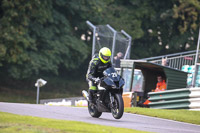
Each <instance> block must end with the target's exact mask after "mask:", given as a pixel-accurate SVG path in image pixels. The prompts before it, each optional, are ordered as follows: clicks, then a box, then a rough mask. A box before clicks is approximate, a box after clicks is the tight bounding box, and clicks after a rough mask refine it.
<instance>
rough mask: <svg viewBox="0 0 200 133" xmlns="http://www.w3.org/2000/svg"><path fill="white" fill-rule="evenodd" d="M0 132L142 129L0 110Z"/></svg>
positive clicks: (126, 132) (87, 132)
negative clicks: (24, 114) (32, 115)
mask: <svg viewBox="0 0 200 133" xmlns="http://www.w3.org/2000/svg"><path fill="white" fill-rule="evenodd" d="M0 132H1V133H16V132H20V133H55V132H57V133H60V132H61V133H102V132H103V133H133V132H134V133H142V132H143V131H137V130H131V129H126V128H116V127H110V126H101V125H95V124H88V123H84V122H75V121H65V120H54V119H47V118H39V117H31V116H21V115H14V114H10V113H3V112H0Z"/></svg>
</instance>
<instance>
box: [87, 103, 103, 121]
mask: <svg viewBox="0 0 200 133" xmlns="http://www.w3.org/2000/svg"><path fill="white" fill-rule="evenodd" d="M88 111H89V114H90V115H91V116H92V117H95V118H99V117H100V116H101V115H102V112H99V111H98V110H97V108H96V107H95V105H94V104H91V103H89V102H88Z"/></svg>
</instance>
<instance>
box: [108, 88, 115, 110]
mask: <svg viewBox="0 0 200 133" xmlns="http://www.w3.org/2000/svg"><path fill="white" fill-rule="evenodd" d="M109 96H110V107H111V108H113V102H114V100H115V99H114V96H112V94H111V93H110V92H109Z"/></svg>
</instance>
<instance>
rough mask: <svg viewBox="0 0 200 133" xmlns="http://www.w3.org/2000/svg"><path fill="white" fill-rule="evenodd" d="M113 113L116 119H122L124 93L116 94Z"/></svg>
mask: <svg viewBox="0 0 200 133" xmlns="http://www.w3.org/2000/svg"><path fill="white" fill-rule="evenodd" d="M111 112H112V115H113V117H114V118H115V119H120V118H121V117H122V115H123V113H124V102H123V99H122V95H120V94H115V96H114V102H113V108H112V109H111Z"/></svg>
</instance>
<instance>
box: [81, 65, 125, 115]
mask: <svg viewBox="0 0 200 133" xmlns="http://www.w3.org/2000/svg"><path fill="white" fill-rule="evenodd" d="M103 75H104V76H103V78H101V80H100V83H99V84H98V85H97V86H98V89H97V92H96V93H94V94H93V101H94V102H90V101H89V94H88V92H87V91H85V90H83V91H82V94H83V96H84V97H85V98H86V100H87V101H88V111H89V114H90V115H91V116H92V117H96V118H99V117H100V116H101V115H102V112H111V113H112V115H113V117H114V118H115V119H120V118H121V117H122V115H123V113H124V102H123V99H122V93H123V86H124V83H125V82H124V79H123V78H122V77H121V76H120V75H118V74H117V72H116V70H115V69H114V68H113V67H110V68H108V69H106V70H105V71H104V72H103Z"/></svg>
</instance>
